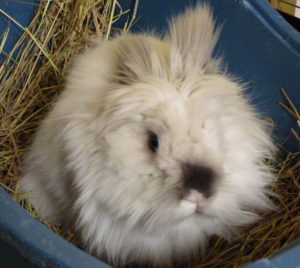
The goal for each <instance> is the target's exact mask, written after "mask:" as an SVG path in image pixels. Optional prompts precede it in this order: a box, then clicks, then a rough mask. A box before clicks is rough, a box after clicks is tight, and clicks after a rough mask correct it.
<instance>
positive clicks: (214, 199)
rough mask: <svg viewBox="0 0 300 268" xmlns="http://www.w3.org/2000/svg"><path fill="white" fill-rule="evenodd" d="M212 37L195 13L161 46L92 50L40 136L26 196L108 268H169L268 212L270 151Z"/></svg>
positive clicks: (126, 39)
mask: <svg viewBox="0 0 300 268" xmlns="http://www.w3.org/2000/svg"><path fill="white" fill-rule="evenodd" d="M218 33H219V30H218V29H217V30H216V29H215V27H214V21H213V19H212V14H211V11H210V8H209V7H208V6H207V5H200V4H198V5H197V6H196V7H194V8H188V9H186V11H185V13H184V14H181V15H179V16H177V17H175V18H174V19H172V20H171V21H170V23H169V31H168V33H167V34H166V36H165V37H164V38H163V39H160V38H158V37H156V36H154V35H153V34H123V35H120V36H117V37H115V38H114V39H112V40H109V41H104V40H100V41H97V42H96V43H95V44H94V46H93V47H91V48H90V49H89V50H87V51H86V52H85V53H83V54H82V55H80V56H79V57H78V58H77V59H76V61H75V62H74V64H73V67H72V68H71V70H70V74H69V75H68V77H67V79H66V86H65V90H64V91H63V93H62V94H61V96H60V98H59V99H58V101H57V103H56V104H55V105H54V107H53V110H52V111H51V112H50V113H49V114H48V116H47V117H46V118H45V120H44V121H43V122H42V123H41V126H40V128H39V130H38V131H37V133H36V136H35V139H34V141H33V144H32V147H31V150H30V152H29V153H28V155H27V157H26V159H25V164H24V167H25V175H24V177H23V178H22V180H21V187H22V189H23V190H25V191H29V192H31V198H32V202H33V204H34V206H36V207H37V208H38V209H39V211H40V213H41V214H42V215H43V216H45V217H46V218H47V219H48V220H50V221H53V222H61V223H63V224H65V225H66V224H71V225H72V227H73V228H74V230H75V232H77V234H78V236H79V237H80V239H81V240H82V243H83V246H84V247H85V248H86V249H87V250H88V251H89V252H92V253H93V254H94V255H96V256H105V257H106V258H107V260H108V261H109V263H111V264H113V265H117V266H122V265H126V264H128V263H131V262H134V263H148V264H150V265H153V266H163V267H165V266H166V265H170V264H171V263H172V259H173V258H174V257H175V256H176V257H178V256H179V257H182V258H185V257H187V258H189V256H192V255H194V254H196V253H197V249H199V247H201V246H204V244H205V241H206V239H207V238H208V237H209V236H210V235H218V236H221V237H225V236H226V237H227V236H228V235H230V231H231V230H232V229H234V228H235V227H238V226H243V225H246V224H249V223H251V222H253V221H254V220H255V219H257V216H256V214H255V213H254V212H253V209H266V208H269V207H270V201H269V200H268V198H267V192H268V186H269V185H270V184H271V182H272V181H273V179H274V177H273V175H272V174H271V172H270V168H269V167H267V166H265V165H264V164H263V161H262V159H264V158H269V159H271V158H272V154H273V152H274V145H273V143H272V141H271V138H270V137H269V135H268V133H267V130H266V129H265V126H264V124H263V123H262V121H261V120H260V119H259V118H258V116H257V113H256V112H255V111H254V109H253V108H252V107H251V106H250V105H249V103H248V101H247V99H246V97H244V88H243V87H242V86H241V85H240V84H239V83H237V82H236V81H233V80H232V79H231V78H230V77H229V76H228V75H226V74H225V73H224V72H223V71H221V68H220V60H218V59H215V58H213V57H212V51H213V49H214V46H215V44H216V42H217V39H218Z"/></svg>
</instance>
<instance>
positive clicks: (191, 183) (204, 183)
mask: <svg viewBox="0 0 300 268" xmlns="http://www.w3.org/2000/svg"><path fill="white" fill-rule="evenodd" d="M182 174H183V188H184V190H189V189H195V190H197V191H199V192H200V193H202V194H203V195H204V196H205V197H206V198H208V197H210V196H211V195H212V194H213V192H214V187H215V182H216V179H217V176H216V174H215V172H214V171H213V169H212V168H210V167H206V166H202V165H197V164H183V165H182Z"/></svg>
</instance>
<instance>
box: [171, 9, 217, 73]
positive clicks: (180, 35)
mask: <svg viewBox="0 0 300 268" xmlns="http://www.w3.org/2000/svg"><path fill="white" fill-rule="evenodd" d="M169 31H170V39H171V55H170V61H171V66H170V67H171V70H172V72H173V73H174V72H177V73H182V72H189V71H190V70H191V68H193V69H195V68H197V69H198V71H199V70H201V71H202V72H203V73H216V72H218V67H219V61H218V60H215V59H213V58H212V52H213V49H214V47H215V44H216V42H217V40H218V37H219V29H217V30H215V26H214V21H213V17H212V13H211V11H210V8H209V7H208V5H205V4H202V5H200V4H199V5H197V6H196V7H195V8H188V9H186V11H185V13H183V14H180V15H179V16H177V17H175V19H173V20H171V21H170V23H169Z"/></svg>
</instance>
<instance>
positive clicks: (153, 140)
mask: <svg viewBox="0 0 300 268" xmlns="http://www.w3.org/2000/svg"><path fill="white" fill-rule="evenodd" d="M158 146H159V142H158V137H157V135H156V134H155V133H153V132H150V133H149V136H148V147H149V149H150V150H151V151H152V152H154V153H155V152H156V151H157V149H158Z"/></svg>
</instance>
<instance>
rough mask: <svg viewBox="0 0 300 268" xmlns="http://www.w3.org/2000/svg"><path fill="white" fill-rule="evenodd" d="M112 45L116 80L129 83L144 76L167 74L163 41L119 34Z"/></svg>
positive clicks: (165, 50) (143, 78)
mask: <svg viewBox="0 0 300 268" xmlns="http://www.w3.org/2000/svg"><path fill="white" fill-rule="evenodd" d="M114 45H115V48H114V52H115V54H116V55H115V56H116V57H117V66H116V74H115V75H116V79H117V82H119V83H122V84H131V83H133V82H136V81H141V80H143V81H145V77H146V76H155V77H165V76H168V73H167V69H168V68H167V64H168V63H167V57H168V55H167V48H166V47H165V46H166V45H165V43H163V42H161V41H159V40H157V39H155V38H153V37H151V36H143V35H133V34H129V35H123V36H120V37H119V38H118V40H116V41H115V43H114Z"/></svg>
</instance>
